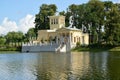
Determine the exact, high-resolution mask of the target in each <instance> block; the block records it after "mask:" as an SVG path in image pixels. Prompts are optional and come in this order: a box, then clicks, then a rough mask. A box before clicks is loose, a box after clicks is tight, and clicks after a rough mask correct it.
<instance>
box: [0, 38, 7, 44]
mask: <svg viewBox="0 0 120 80" xmlns="http://www.w3.org/2000/svg"><path fill="white" fill-rule="evenodd" d="M5 42H6V39H5V38H4V37H3V36H0V46H3V45H5Z"/></svg>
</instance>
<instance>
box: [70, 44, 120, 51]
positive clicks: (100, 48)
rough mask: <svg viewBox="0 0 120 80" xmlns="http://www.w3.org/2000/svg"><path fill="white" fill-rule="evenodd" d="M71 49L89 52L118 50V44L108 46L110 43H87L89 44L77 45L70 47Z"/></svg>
mask: <svg viewBox="0 0 120 80" xmlns="http://www.w3.org/2000/svg"><path fill="white" fill-rule="evenodd" d="M72 51H77V52H80V51H90V52H100V51H120V46H110V45H89V46H79V47H75V48H74V49H72Z"/></svg>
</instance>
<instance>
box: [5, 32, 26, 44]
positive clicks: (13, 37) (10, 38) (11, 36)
mask: <svg viewBox="0 0 120 80" xmlns="http://www.w3.org/2000/svg"><path fill="white" fill-rule="evenodd" d="M23 37H24V35H23V33H22V32H14V31H12V32H8V33H7V35H6V36H5V38H6V43H7V44H10V43H11V44H12V46H14V45H15V46H16V43H19V42H21V43H22V41H23Z"/></svg>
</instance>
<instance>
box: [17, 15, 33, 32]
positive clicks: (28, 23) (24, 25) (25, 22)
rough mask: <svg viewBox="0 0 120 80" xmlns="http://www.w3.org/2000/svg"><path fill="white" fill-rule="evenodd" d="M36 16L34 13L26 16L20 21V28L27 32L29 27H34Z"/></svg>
mask: <svg viewBox="0 0 120 80" xmlns="http://www.w3.org/2000/svg"><path fill="white" fill-rule="evenodd" d="M34 20H35V17H34V16H33V15H29V14H28V15H27V16H26V17H25V18H23V19H21V20H20V21H19V30H20V31H22V32H24V33H26V32H27V31H28V29H29V28H32V27H34V26H35V25H34Z"/></svg>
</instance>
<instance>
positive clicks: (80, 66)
mask: <svg viewBox="0 0 120 80" xmlns="http://www.w3.org/2000/svg"><path fill="white" fill-rule="evenodd" d="M39 56H42V57H39ZM39 56H38V66H37V67H36V71H37V72H36V73H35V76H37V80H74V79H75V80H76V79H77V78H79V77H80V76H83V74H84V73H85V72H87V70H88V67H89V63H90V62H89V60H90V59H89V53H87V52H85V53H84V52H81V53H80V52H79V53H66V54H65V53H60V54H56V53H51V54H50V53H45V54H39Z"/></svg>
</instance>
